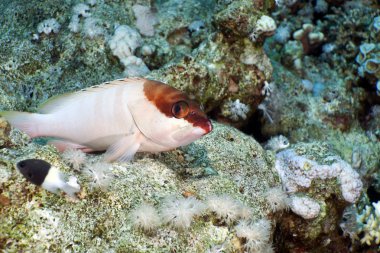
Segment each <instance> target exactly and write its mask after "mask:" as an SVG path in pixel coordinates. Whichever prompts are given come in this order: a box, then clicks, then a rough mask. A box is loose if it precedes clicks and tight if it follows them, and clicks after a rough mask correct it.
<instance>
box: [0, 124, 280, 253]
mask: <svg viewBox="0 0 380 253" xmlns="http://www.w3.org/2000/svg"><path fill="white" fill-rule="evenodd" d="M214 128H215V129H214V131H213V134H210V135H207V136H205V137H204V138H202V139H200V140H199V141H197V142H195V143H193V144H190V145H189V146H187V147H184V148H182V149H178V150H175V151H172V152H167V153H162V154H159V155H141V156H140V157H139V158H137V159H136V160H135V162H133V163H127V164H117V163H115V164H112V165H108V166H109V167H108V168H107V167H104V170H107V171H108V173H111V174H112V175H113V176H114V177H115V179H114V180H113V181H112V184H109V185H108V187H107V190H106V191H104V190H97V189H96V188H95V189H94V188H93V186H92V184H93V182H92V180H91V179H89V178H88V176H87V175H86V172H85V170H86V169H82V170H83V172H82V171H80V172H75V171H73V170H72V169H71V168H70V167H69V166H68V165H66V164H65V163H64V162H63V160H62V158H61V157H60V155H59V154H58V153H57V151H56V150H55V149H54V148H52V147H51V146H41V145H39V144H36V143H29V144H27V145H25V146H23V147H22V148H18V149H11V148H2V149H0V155H1V157H3V158H2V159H3V161H4V162H2V163H0V174H1V175H6V176H2V177H1V178H2V179H1V181H0V184H1V187H0V188H1V189H2V190H1V193H0V196H1V198H0V199H1V205H2V208H1V209H0V217H1V218H0V230H1V231H3V233H2V234H1V236H0V245H1V247H2V249H6V250H9V251H12V250H15V249H18V250H32V251H41V250H42V251H44V250H50V251H59V250H75V251H83V250H84V249H86V250H87V251H88V250H94V251H99V250H115V251H129V250H135V251H143V250H144V249H145V250H147V251H149V252H167V251H168V250H176V251H179V252H203V251H204V250H205V249H211V248H212V247H214V246H216V245H220V244H223V243H225V246H226V247H227V248H229V249H235V250H238V249H237V248H236V247H238V246H236V245H235V244H234V240H233V238H234V233H235V232H234V227H233V225H234V224H236V223H235V222H232V223H231V224H230V225H228V224H227V223H223V222H221V221H220V220H219V219H218V218H217V216H215V215H214V214H213V213H212V212H211V211H207V212H201V213H200V212H199V211H201V210H204V209H203V208H200V207H202V204H201V203H199V202H198V201H204V203H206V200H207V198H208V197H211V196H217V195H223V194H225V195H228V196H229V198H231V199H233V200H234V201H238V203H244V205H245V206H247V207H249V208H250V209H251V212H247V211H244V212H243V211H242V210H244V208H240V209H239V210H240V211H239V212H241V213H244V214H245V215H243V216H245V217H247V214H249V217H250V218H251V219H253V220H258V219H261V218H264V217H266V216H267V215H268V213H269V212H270V209H269V207H268V205H267V203H266V200H265V197H264V191H265V189H267V188H269V187H272V186H275V185H278V184H279V178H278V177H276V176H275V175H274V174H273V173H272V169H271V168H272V166H273V157H272V156H271V155H270V154H267V153H266V152H265V151H264V150H263V149H262V148H261V146H260V145H259V144H258V143H257V142H255V141H254V139H253V138H251V137H249V136H247V135H244V134H242V133H240V132H238V131H237V130H235V129H233V128H231V127H227V126H223V125H220V124H217V123H215V124H214ZM30 157H34V158H40V159H44V160H47V161H49V162H50V163H52V164H53V165H54V166H55V167H57V168H60V169H61V170H62V171H64V172H65V173H67V174H71V175H73V174H75V175H76V176H77V177H78V181H79V184H80V185H81V188H82V192H81V193H80V194H79V195H78V198H79V200H77V201H75V202H72V201H70V200H69V199H65V198H64V197H63V196H60V195H54V194H51V193H49V192H47V191H45V190H43V189H42V188H37V187H36V186H34V185H31V184H29V183H28V182H26V181H25V180H24V179H23V178H22V176H21V174H19V173H18V172H17V171H16V170H15V169H14V164H15V162H16V161H19V160H22V159H25V158H30ZM153 158H154V159H153ZM87 159H88V160H89V161H88V162H91V163H94V162H96V160H98V159H99V155H87ZM97 166H100V165H97ZM211 170H212V171H214V173H213V174H210V173H209V171H211ZM253 171H254V172H255V173H253ZM202 175H203V176H202ZM186 192H191V193H192V195H190V196H189V195H187V198H183V197H181V196H180V195H181V193H182V194H184V195H186V194H185V193H186ZM171 196H174V197H175V198H174V199H175V201H174V202H173V201H172V200H173V199H171V198H170V197H171ZM168 197H169V198H170V199H169V200H168V199H167V198H168ZM165 199H167V201H169V203H170V204H164V203H167V202H165ZM142 203H146V204H149V205H150V206H154V207H155V208H157V209H161V210H163V209H165V210H167V211H165V212H166V213H167V214H170V213H174V212H176V210H177V211H179V212H182V211H181V210H184V211H186V212H192V214H191V215H190V216H189V215H187V214H186V212H185V213H182V214H185V215H186V216H184V217H185V220H187V221H189V222H190V221H191V225H190V226H189V227H188V228H187V229H186V232H184V231H182V232H181V231H177V229H173V228H171V227H170V226H168V225H161V226H160V227H157V226H158V224H156V225H157V226H156V225H154V224H155V223H154V224H153V223H151V225H152V226H153V225H154V226H153V227H154V233H152V234H151V235H145V232H144V230H149V231H151V232H152V230H151V229H153V227H152V228H151V227H146V225H144V224H145V223H144V219H147V218H146V216H145V218H144V217H143V216H138V217H137V215H138V214H137V213H136V212H139V211H138V210H140V209H141V208H142V207H141V206H140V205H141V204H142ZM181 203H182V204H181ZM161 205H163V206H162V208H159V207H160V206H161ZM241 205H242V204H239V206H241ZM139 208H140V209H139ZM192 208H193V209H192ZM225 208H227V209H231V208H232V207H230V206H226V207H225ZM136 210H137V211H136ZM142 210H145V208H143V209H142ZM192 210H193V211H194V212H193V211H192ZM140 211H141V210H140ZM200 214H201V216H202V217H195V215H200ZM131 215H132V216H133V217H134V218H131ZM145 215H148V214H147V213H146V214H145ZM152 215H153V216H154V214H152ZM193 215H194V216H193ZM149 219H152V221H155V219H154V217H153V218H152V217H151V216H149ZM166 221H168V220H167V219H166ZM182 221H183V220H182ZM186 224H187V223H186ZM173 225H174V224H173ZM136 226H137V227H141V228H142V229H135V227H136ZM185 227H187V226H185ZM268 229H269V231H272V229H271V228H268ZM267 233H271V232H267ZM189 238H192V239H191V240H189ZM95 242H96V243H95ZM265 242H269V236H268V237H267V238H266V239H265ZM239 247H240V246H239ZM241 247H243V245H241Z"/></svg>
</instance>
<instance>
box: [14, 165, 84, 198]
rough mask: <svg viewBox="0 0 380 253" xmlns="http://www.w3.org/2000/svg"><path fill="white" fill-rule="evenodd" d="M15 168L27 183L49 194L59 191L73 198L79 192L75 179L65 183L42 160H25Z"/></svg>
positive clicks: (57, 173)
mask: <svg viewBox="0 0 380 253" xmlns="http://www.w3.org/2000/svg"><path fill="white" fill-rule="evenodd" d="M16 166H17V169H18V170H19V171H20V172H21V174H22V175H23V176H24V177H25V178H26V179H27V180H28V181H29V182H31V183H33V184H35V185H38V186H41V187H42V188H44V189H45V190H48V191H50V192H53V193H58V190H61V191H63V192H65V193H66V194H67V195H69V196H71V197H75V193H76V192H79V191H80V186H79V184H78V182H77V178H76V177H70V178H69V180H68V181H67V182H66V180H65V179H64V175H63V174H62V173H61V172H60V171H59V170H58V169H57V168H56V167H54V166H52V165H51V164H50V163H48V162H46V161H44V160H41V159H27V160H23V161H20V162H18V163H17V165H16Z"/></svg>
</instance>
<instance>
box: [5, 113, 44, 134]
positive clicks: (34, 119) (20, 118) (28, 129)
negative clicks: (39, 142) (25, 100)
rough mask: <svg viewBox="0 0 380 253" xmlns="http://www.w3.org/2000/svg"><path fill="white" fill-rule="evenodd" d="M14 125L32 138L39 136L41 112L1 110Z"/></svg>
mask: <svg viewBox="0 0 380 253" xmlns="http://www.w3.org/2000/svg"><path fill="white" fill-rule="evenodd" d="M0 116H3V117H4V118H5V119H6V120H7V121H8V122H9V123H10V124H11V125H12V126H13V127H15V128H18V129H20V130H21V131H23V132H25V133H26V134H27V135H29V136H30V137H31V138H34V137H38V136H39V133H38V125H39V121H40V118H41V116H42V115H41V114H37V113H29V112H16V111H4V112H0Z"/></svg>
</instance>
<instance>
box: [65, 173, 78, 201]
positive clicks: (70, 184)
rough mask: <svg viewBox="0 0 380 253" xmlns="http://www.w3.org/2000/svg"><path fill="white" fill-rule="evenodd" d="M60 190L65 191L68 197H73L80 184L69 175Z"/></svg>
mask: <svg viewBox="0 0 380 253" xmlns="http://www.w3.org/2000/svg"><path fill="white" fill-rule="evenodd" d="M62 191H64V192H66V194H67V195H69V196H70V197H72V198H75V193H77V192H79V191H80V185H79V184H78V182H77V178H76V177H74V176H71V177H70V178H69V180H68V181H67V182H66V184H65V185H64V186H63V188H62Z"/></svg>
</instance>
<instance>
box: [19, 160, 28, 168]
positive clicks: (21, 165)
mask: <svg viewBox="0 0 380 253" xmlns="http://www.w3.org/2000/svg"><path fill="white" fill-rule="evenodd" d="M25 165H26V164H25V161H21V162H19V163H18V166H19V167H20V168H24V167H25Z"/></svg>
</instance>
